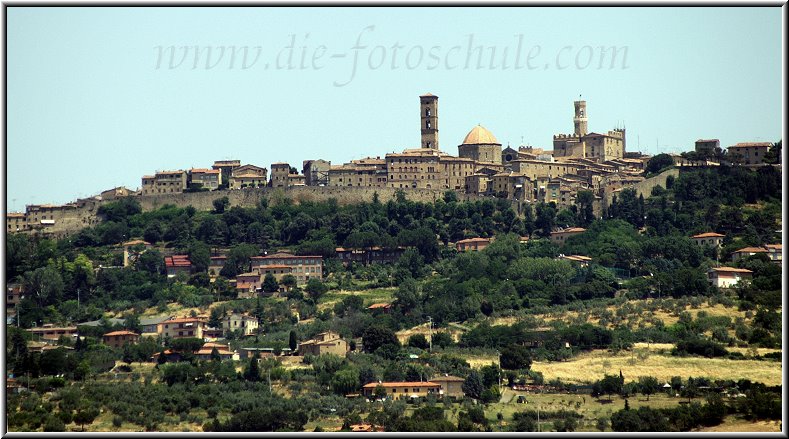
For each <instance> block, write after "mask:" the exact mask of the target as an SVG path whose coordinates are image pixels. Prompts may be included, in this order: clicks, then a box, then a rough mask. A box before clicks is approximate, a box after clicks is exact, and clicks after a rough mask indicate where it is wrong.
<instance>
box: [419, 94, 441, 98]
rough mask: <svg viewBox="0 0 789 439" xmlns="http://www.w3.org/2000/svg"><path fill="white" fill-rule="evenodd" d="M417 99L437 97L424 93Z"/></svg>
mask: <svg viewBox="0 0 789 439" xmlns="http://www.w3.org/2000/svg"><path fill="white" fill-rule="evenodd" d="M419 97H420V98H437V97H438V96H436V95H434V94H432V93H425V94H423V95H420V96H419Z"/></svg>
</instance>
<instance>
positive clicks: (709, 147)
mask: <svg viewBox="0 0 789 439" xmlns="http://www.w3.org/2000/svg"><path fill="white" fill-rule="evenodd" d="M720 147H721V141H720V140H718V139H699V140H697V141H696V147H695V150H696V152H698V153H702V154H708V155H711V154H713V153H714V152H715V151H717V150H718V149H720Z"/></svg>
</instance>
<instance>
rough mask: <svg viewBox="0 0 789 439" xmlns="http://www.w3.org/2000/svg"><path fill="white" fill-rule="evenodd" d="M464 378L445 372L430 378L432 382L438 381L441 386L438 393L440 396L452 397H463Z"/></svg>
mask: <svg viewBox="0 0 789 439" xmlns="http://www.w3.org/2000/svg"><path fill="white" fill-rule="evenodd" d="M463 381H465V380H464V379H463V378H460V377H456V376H452V375H447V374H444V375H442V376H437V377H433V378H431V379H430V382H431V383H436V384H438V385H439V386H441V387H440V389H439V391H438V394H439V395H440V396H448V397H450V398H463V397H464V396H465V393H463Z"/></svg>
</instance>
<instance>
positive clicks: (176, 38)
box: [6, 7, 783, 211]
mask: <svg viewBox="0 0 789 439" xmlns="http://www.w3.org/2000/svg"><path fill="white" fill-rule="evenodd" d="M7 14H8V29H7V44H8V46H7V47H8V52H7V66H8V76H7V85H8V94H7V99H8V114H7V129H8V143H7V146H6V148H7V163H6V165H7V177H6V184H7V187H6V190H7V202H8V206H7V208H8V209H9V210H11V211H16V210H23V209H24V206H25V205H26V204H32V203H64V202H69V201H72V200H74V199H76V198H78V197H83V196H89V195H94V194H97V193H98V192H100V191H102V190H105V189H109V188H112V187H115V186H127V187H130V188H138V187H139V186H140V177H141V176H142V175H145V174H152V173H153V172H155V171H156V170H166V169H179V168H180V169H187V168H189V167H192V166H194V167H210V166H211V164H212V163H213V161H214V160H217V159H230V158H232V159H240V160H241V161H242V162H244V163H252V164H256V165H263V166H265V167H267V168H270V164H271V163H272V162H277V161H287V162H289V163H291V165H293V166H296V167H297V168H298V169H301V167H302V166H301V163H302V160H305V159H311V158H323V159H325V160H330V161H331V162H332V163H333V164H340V163H343V162H347V161H349V160H351V159H356V158H361V157H365V156H368V155H371V156H381V157H383V156H384V154H386V153H387V152H391V151H399V150H402V149H404V148H415V147H418V146H419V142H420V137H419V126H418V124H419V120H418V104H419V101H418V95H420V94H423V93H425V92H431V93H433V94H435V95H438V96H439V97H440V99H439V117H440V119H439V120H440V121H439V136H440V146H441V149H442V150H444V151H446V152H448V153H450V154H457V145H458V144H459V143H460V142H461V140H462V139H463V137H464V136H465V134H466V133H467V132H468V131H469V130H470V129H471V128H472V127H473V126H474V125H476V124H478V123H481V124H482V125H484V126H485V127H487V128H488V129H490V130H491V131H492V132H493V133H494V134H495V135H496V137H498V139H499V141H500V142H501V143H502V144H503V145H504V146H506V145H507V144H511V145H512V146H513V147H517V146H518V145H519V144H520V143H521V139H523V142H524V143H526V144H531V145H533V146H536V147H544V148H548V149H550V148H551V147H552V135H553V134H555V133H569V132H572V115H573V100H575V99H577V98H578V96H579V95H582V96H583V99H585V100H586V101H587V105H588V115H589V129H590V131H596V132H605V131H608V130H609V129H612V128H614V127H615V126H617V124H619V125H621V124H622V123H624V124H625V126H626V128H627V150H628V151H636V150H641V151H642V152H646V153H650V154H654V153H656V152H658V151H659V150H660V151H682V150H688V149H691V148H692V146H693V142H694V141H695V140H696V139H698V138H719V139H720V140H721V144H722V146H728V145H732V144H734V143H736V142H742V141H777V140H778V139H779V138H780V137H781V133H782V120H783V117H782V116H783V114H782V102H781V96H782V94H783V91H782V84H781V73H782V64H781V60H782V58H781V57H782V50H781V49H782V47H781V9H780V8H777V7H774V8H580V7H574V8H489V9H485V8H365V9H351V8H314V9H310V8H270V9H265V8H227V9H223V8H20V7H10V8H8V9H7ZM368 26H374V28H368ZM365 28H368V29H367V30H365ZM292 34H293V35H295V36H296V40H295V49H296V50H294V55H293V60H292V66H293V68H292V69H290V70H288V69H287V68H281V69H277V68H276V63H277V54H278V53H279V52H280V51H281V50H282V49H283V48H285V47H286V46H288V44H289V43H290V41H291V35H292ZM306 34H309V36H308V37H307V36H306ZM360 35H361V37H360ZM469 35H472V37H469ZM517 35H521V36H522V37H520V40H521V55H520V60H519V64H520V68H518V69H516V68H514V66H513V64H514V62H515V52H516V49H517V46H518V37H517ZM359 38H361V45H363V46H366V48H362V49H360V50H358V51H356V50H353V49H352V47H353V46H354V45H355V44H356V43H357V39H359ZM470 38H472V43H473V44H472V47H474V46H479V45H482V46H484V47H485V48H486V49H485V52H484V55H483V63H482V64H483V65H482V67H481V68H478V67H479V66H478V64H477V58H476V55H475V53H474V52H472V57H471V58H469V62H470V63H469V65H468V67H467V68H466V67H465V64H466V61H467V54H468V47H469V39H470ZM395 44H398V45H400V46H402V48H399V49H398V52H397V56H396V57H393V54H392V46H393V45H395ZM173 45H175V46H184V45H186V46H195V45H197V46H201V47H206V46H213V47H215V48H216V47H218V46H227V47H228V49H227V55H226V56H225V57H223V58H218V54H219V49H218V48H216V49H214V52H213V55H214V58H213V61H212V62H216V63H217V66H216V67H214V68H210V69H206V68H205V64H204V62H203V61H201V63H200V65H199V66H198V68H196V69H193V68H192V67H193V65H194V51H193V50H191V51H189V52H186V54H187V56H186V59H185V60H184V61H183V63H182V64H180V65H178V61H179V59H180V58H181V55H182V54H183V53H184V51H183V50H182V49H178V50H177V51H176V53H175V56H174V57H173V58H174V59H173V62H174V63H175V67H174V68H172V69H171V68H169V62H170V57H169V52H165V53H164V58H163V59H162V60H161V62H162V63H161V64H160V65H159V67H158V68H157V57H158V49H156V47H157V46H164V47H169V46H173ZM321 45H323V46H326V48H325V49H320V48H319V46H321ZM229 46H236V47H239V48H240V47H242V46H248V47H249V48H250V49H249V51H248V56H249V57H248V60H247V64H248V66H249V68H247V69H242V68H241V66H240V62H241V55H242V52H241V51H237V58H236V60H235V63H234V65H233V67H232V68H230V62H229V59H230V55H229V51H230V49H229ZM256 46H259V47H260V48H261V49H260V55H259V57H257V59H255V55H256V54H257V53H258V52H257V50H258V49H255V47H256ZM301 46H306V47H307V49H306V57H305V63H304V66H305V68H301V67H300V63H301V61H300V60H301ZM376 46H382V47H380V48H378V49H376ZM433 46H436V47H438V48H437V49H431V48H433ZM455 46H460V47H458V48H456V49H452V48H453V47H455ZM491 46H493V47H495V48H496V58H495V59H494V62H495V64H494V67H496V68H495V69H491V68H490V65H489V57H490V50H489V49H487V48H488V47H491ZM600 46H605V47H610V46H616V47H619V48H620V51H619V52H618V53H619V54H620V55H621V54H623V51H622V50H621V49H622V48H624V47H626V51H627V52H626V53H627V55H626V61H624V66H625V67H626V68H622V65H623V60H622V58H621V57H620V58H619V59H618V60H617V61H616V66H615V67H614V68H613V69H611V68H609V67H610V64H609V63H610V60H609V58H606V61H604V67H603V68H602V69H599V68H598V66H599V59H600V53H599V52H600V51H599V47H600ZM568 47H569V48H568ZM505 48H506V50H507V54H508V61H507V62H508V65H509V68H508V69H506V70H502V69H501V68H500V64H501V59H502V52H503V51H504V50H505ZM592 49H594V52H593V50H592ZM321 50H323V51H324V53H323V56H322V57H320V56H319V57H318V58H317V60H316V63H315V67H317V68H313V67H312V57H313V54H314V53H315V52H316V51H317V52H321ZM431 50H433V53H434V54H435V55H437V56H438V58H437V59H438V65H436V59H434V58H430V57H429V53H430V51H431ZM420 51H421V52H422V53H423V58H422V60H421V63H420V62H419V61H420V60H419V54H420ZM529 51H531V53H532V58H531V59H530V60H529V61H530V64H529V65H527V64H526V58H527V56H528V54H529ZM384 52H385V53H384ZM590 52H593V53H591V55H592V58H591V61H589V59H590V58H589V56H590ZM610 53H611V51H609V52H608V54H609V56H610ZM203 54H205V52H203ZM286 54H287V52H286V53H285V54H284V55H280V66H282V67H285V66H287V64H286V56H285V55H286ZM331 54H340V55H342V54H345V56H344V57H336V58H332V57H331V56H330V55H331ZM354 54H357V61H356V71H355V76H354V77H353V79H350V78H351V72H352V70H353V66H354ZM382 55H385V56H386V58H382ZM406 55H408V56H409V57H410V58H409V59H405V58H406ZM393 58H394V62H395V63H396V68H392V65H391V63H392V61H393ZM381 60H383V64H381V62H382V61H381ZM406 61H408V62H410V66H411V68H408V66H406ZM266 65H268V68H266ZM371 65H372V67H371ZM379 65H380V66H379ZM562 67H563V68H562Z"/></svg>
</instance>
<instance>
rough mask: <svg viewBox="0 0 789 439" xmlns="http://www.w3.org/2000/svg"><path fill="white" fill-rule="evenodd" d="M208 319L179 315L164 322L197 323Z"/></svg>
mask: <svg viewBox="0 0 789 439" xmlns="http://www.w3.org/2000/svg"><path fill="white" fill-rule="evenodd" d="M207 320H208V319H206V318H204V317H177V318H174V319H170V320H165V321H164V322H162V323H195V322H206V321H207Z"/></svg>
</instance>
